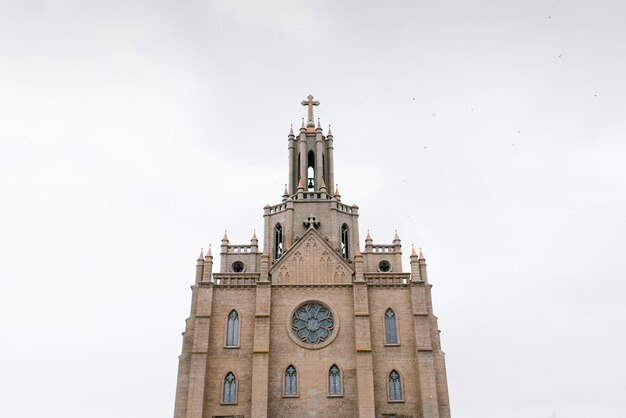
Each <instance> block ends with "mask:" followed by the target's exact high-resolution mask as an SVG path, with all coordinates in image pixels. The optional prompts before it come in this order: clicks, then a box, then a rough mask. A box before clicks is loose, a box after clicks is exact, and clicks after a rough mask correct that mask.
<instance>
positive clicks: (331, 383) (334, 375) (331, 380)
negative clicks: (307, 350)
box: [328, 364, 341, 396]
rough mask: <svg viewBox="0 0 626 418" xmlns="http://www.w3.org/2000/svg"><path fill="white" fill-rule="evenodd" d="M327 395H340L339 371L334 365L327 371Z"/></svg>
mask: <svg viewBox="0 0 626 418" xmlns="http://www.w3.org/2000/svg"><path fill="white" fill-rule="evenodd" d="M328 394H329V395H330V396H339V395H341V370H339V367H337V365H336V364H333V365H332V366H330V369H329V370H328Z"/></svg>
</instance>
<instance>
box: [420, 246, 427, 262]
mask: <svg viewBox="0 0 626 418" xmlns="http://www.w3.org/2000/svg"><path fill="white" fill-rule="evenodd" d="M419 260H426V258H424V254H423V253H422V247H420V255H419Z"/></svg>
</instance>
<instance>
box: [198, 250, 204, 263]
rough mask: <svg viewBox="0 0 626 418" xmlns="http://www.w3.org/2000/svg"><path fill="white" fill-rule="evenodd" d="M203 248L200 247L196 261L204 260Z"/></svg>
mask: <svg viewBox="0 0 626 418" xmlns="http://www.w3.org/2000/svg"><path fill="white" fill-rule="evenodd" d="M203 252H204V248H200V255H199V256H198V261H202V260H204V254H203Z"/></svg>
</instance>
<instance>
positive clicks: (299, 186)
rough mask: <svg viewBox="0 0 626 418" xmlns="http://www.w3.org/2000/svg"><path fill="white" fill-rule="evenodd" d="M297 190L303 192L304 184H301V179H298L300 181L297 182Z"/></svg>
mask: <svg viewBox="0 0 626 418" xmlns="http://www.w3.org/2000/svg"><path fill="white" fill-rule="evenodd" d="M298 189H302V190H304V183H302V177H300V181H299V182H298Z"/></svg>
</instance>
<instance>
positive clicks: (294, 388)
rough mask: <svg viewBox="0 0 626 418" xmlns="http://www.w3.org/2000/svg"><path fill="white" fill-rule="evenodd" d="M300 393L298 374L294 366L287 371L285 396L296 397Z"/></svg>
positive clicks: (290, 366)
mask: <svg viewBox="0 0 626 418" xmlns="http://www.w3.org/2000/svg"><path fill="white" fill-rule="evenodd" d="M297 393H298V374H297V372H296V368H295V367H293V365H289V367H287V369H286V370H285V395H286V396H294V395H296V394H297Z"/></svg>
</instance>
